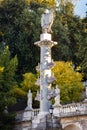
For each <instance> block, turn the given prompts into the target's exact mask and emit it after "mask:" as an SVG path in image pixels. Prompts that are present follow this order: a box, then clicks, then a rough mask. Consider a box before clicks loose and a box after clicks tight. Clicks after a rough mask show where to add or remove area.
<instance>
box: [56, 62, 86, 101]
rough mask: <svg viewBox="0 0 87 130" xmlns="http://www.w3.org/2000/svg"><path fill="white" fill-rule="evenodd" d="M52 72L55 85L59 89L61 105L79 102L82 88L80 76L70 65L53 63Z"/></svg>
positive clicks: (67, 63)
mask: <svg viewBox="0 0 87 130" xmlns="http://www.w3.org/2000/svg"><path fill="white" fill-rule="evenodd" d="M53 72H54V75H55V77H56V81H55V83H56V84H57V85H59V88H60V96H61V103H70V102H78V101H81V100H82V92H83V88H84V87H83V84H82V82H81V80H82V74H81V73H79V72H76V71H74V70H73V68H72V63H71V62H62V61H61V62H55V66H54V68H53Z"/></svg>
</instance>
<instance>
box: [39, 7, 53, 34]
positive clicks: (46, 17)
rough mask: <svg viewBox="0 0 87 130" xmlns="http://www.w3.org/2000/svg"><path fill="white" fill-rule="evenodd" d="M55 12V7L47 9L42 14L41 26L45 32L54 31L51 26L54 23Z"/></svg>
mask: <svg viewBox="0 0 87 130" xmlns="http://www.w3.org/2000/svg"><path fill="white" fill-rule="evenodd" d="M53 13H54V11H53V9H50V10H48V9H46V10H45V12H44V13H43V14H42V17H41V27H42V32H43V33H49V32H52V30H51V26H52V24H53V19H54V15H53Z"/></svg>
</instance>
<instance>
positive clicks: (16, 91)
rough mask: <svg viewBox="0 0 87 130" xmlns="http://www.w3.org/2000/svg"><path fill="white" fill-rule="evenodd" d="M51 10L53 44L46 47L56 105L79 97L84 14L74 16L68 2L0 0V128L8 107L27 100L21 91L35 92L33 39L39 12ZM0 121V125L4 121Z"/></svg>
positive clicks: (84, 64) (86, 57)
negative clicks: (56, 88) (49, 50)
mask: <svg viewBox="0 0 87 130" xmlns="http://www.w3.org/2000/svg"><path fill="white" fill-rule="evenodd" d="M46 8H48V9H50V8H54V11H55V19H54V23H53V26H52V40H53V41H57V42H58V45H56V46H54V47H53V48H52V58H53V59H54V61H55V63H56V64H55V66H54V68H53V69H52V71H53V72H54V75H55V77H56V81H55V82H54V83H53V84H52V85H53V86H55V85H58V86H59V88H60V91H61V95H60V96H61V104H65V103H72V102H79V101H82V100H83V96H82V93H83V92H84V86H83V84H82V82H83V81H86V80H87V17H85V18H80V17H79V16H75V15H74V5H73V3H72V0H70V1H69V0H68V2H67V0H65V1H64V0H61V2H60V4H59V6H58V7H56V4H55V0H50V1H49V0H0V129H1V130H11V129H12V127H13V124H14V117H15V114H14V113H10V112H9V108H10V107H11V106H13V105H14V104H16V103H19V102H22V101H25V102H26V100H27V92H28V90H29V89H31V91H32V93H33V107H37V106H36V105H37V104H35V101H34V99H35V95H36V92H37V90H39V86H37V85H36V84H35V82H36V80H37V78H38V75H39V74H38V73H37V71H36V66H37V64H38V62H40V61H39V60H40V48H39V47H37V46H35V45H34V42H36V41H39V40H40V34H41V33H42V31H41V25H40V23H41V22H40V19H41V14H42V13H43V12H44V10H45V9H46ZM4 124H5V125H4Z"/></svg>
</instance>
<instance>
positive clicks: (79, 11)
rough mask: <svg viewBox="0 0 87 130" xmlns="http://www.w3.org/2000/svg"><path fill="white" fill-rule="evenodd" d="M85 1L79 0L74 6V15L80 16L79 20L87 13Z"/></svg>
mask: <svg viewBox="0 0 87 130" xmlns="http://www.w3.org/2000/svg"><path fill="white" fill-rule="evenodd" d="M86 4H87V0H79V1H78V2H77V4H76V6H75V11H74V12H75V15H78V16H80V17H81V18H83V17H85V16H86V11H87V6H86Z"/></svg>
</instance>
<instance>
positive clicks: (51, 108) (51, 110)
mask: <svg viewBox="0 0 87 130" xmlns="http://www.w3.org/2000/svg"><path fill="white" fill-rule="evenodd" d="M49 112H50V115H51V130H53V107H52V105H50V108H49Z"/></svg>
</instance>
